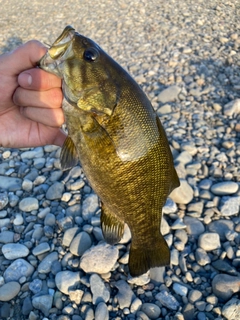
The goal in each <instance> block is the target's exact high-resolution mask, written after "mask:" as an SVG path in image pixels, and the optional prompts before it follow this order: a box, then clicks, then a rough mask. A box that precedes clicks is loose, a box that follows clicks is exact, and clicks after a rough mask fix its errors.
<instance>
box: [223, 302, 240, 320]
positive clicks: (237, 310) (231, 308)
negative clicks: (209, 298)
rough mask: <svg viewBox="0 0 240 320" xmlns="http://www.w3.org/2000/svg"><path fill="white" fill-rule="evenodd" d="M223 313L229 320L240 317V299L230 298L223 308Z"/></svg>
mask: <svg viewBox="0 0 240 320" xmlns="http://www.w3.org/2000/svg"><path fill="white" fill-rule="evenodd" d="M222 315H223V316H224V317H225V318H226V319H227V320H238V319H240V301H239V299H237V298H232V299H231V300H229V301H228V302H227V303H226V304H225V305H224V306H223V308H222Z"/></svg>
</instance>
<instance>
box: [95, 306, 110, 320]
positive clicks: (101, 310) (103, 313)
mask: <svg viewBox="0 0 240 320" xmlns="http://www.w3.org/2000/svg"><path fill="white" fill-rule="evenodd" d="M108 319H109V312H108V308H107V305H106V304H105V303H104V302H100V303H99V304H98V305H97V308H96V310H95V320H108Z"/></svg>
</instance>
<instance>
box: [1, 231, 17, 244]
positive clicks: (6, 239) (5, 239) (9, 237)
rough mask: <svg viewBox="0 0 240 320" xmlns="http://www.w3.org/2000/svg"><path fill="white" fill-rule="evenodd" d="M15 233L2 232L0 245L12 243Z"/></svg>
mask: <svg viewBox="0 0 240 320" xmlns="http://www.w3.org/2000/svg"><path fill="white" fill-rule="evenodd" d="M13 238H14V232H12V231H8V230H5V231H2V232H0V243H10V242H13Z"/></svg>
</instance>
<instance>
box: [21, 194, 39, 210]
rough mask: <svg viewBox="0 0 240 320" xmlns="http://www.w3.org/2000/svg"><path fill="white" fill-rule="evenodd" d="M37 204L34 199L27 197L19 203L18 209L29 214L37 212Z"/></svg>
mask: <svg viewBox="0 0 240 320" xmlns="http://www.w3.org/2000/svg"><path fill="white" fill-rule="evenodd" d="M38 208H39V204H38V200H37V199H36V198H32V197H28V198H24V199H22V200H21V201H20V202H19V209H20V210H22V211H25V212H31V211H33V210H38Z"/></svg>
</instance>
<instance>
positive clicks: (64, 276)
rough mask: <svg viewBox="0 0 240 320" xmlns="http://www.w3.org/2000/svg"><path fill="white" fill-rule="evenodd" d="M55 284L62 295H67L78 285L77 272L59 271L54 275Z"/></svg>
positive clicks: (78, 277) (78, 276)
mask: <svg viewBox="0 0 240 320" xmlns="http://www.w3.org/2000/svg"><path fill="white" fill-rule="evenodd" d="M55 283H56V286H57V288H58V290H60V291H61V292H62V293H64V294H66V295H68V294H69V292H70V291H72V290H74V289H76V288H77V287H78V286H79V284H80V274H79V272H73V271H68V270H66V271H61V272H58V273H57V274H56V277H55Z"/></svg>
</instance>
